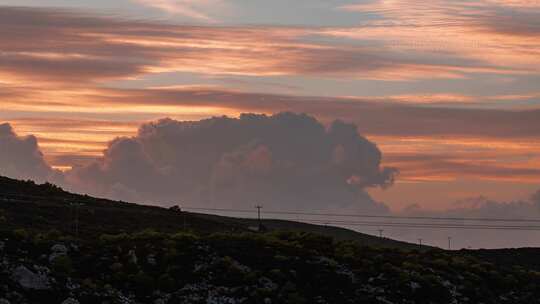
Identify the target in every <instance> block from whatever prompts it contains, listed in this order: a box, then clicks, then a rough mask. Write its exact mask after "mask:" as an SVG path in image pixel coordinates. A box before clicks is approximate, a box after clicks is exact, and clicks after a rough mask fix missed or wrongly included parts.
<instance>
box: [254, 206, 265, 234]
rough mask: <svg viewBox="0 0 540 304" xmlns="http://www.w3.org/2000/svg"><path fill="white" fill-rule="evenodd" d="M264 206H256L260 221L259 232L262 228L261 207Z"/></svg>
mask: <svg viewBox="0 0 540 304" xmlns="http://www.w3.org/2000/svg"><path fill="white" fill-rule="evenodd" d="M262 207H263V206H261V205H257V206H255V208H257V219H258V221H259V232H260V231H261V230H262V222H261V209H262Z"/></svg>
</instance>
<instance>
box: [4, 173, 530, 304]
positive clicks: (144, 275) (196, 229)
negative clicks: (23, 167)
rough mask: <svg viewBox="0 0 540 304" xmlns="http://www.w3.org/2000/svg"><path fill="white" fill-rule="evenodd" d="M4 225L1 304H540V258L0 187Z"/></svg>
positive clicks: (29, 186) (25, 185)
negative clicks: (259, 228) (257, 229)
mask: <svg viewBox="0 0 540 304" xmlns="http://www.w3.org/2000/svg"><path fill="white" fill-rule="evenodd" d="M69 203H82V204H84V206H81V207H80V208H79V218H80V222H79V232H80V233H79V234H78V236H77V233H76V230H75V229H74V228H75V227H74V225H73V224H74V220H73V219H74V218H76V216H75V214H76V210H77V209H76V207H74V206H70V205H69ZM184 220H185V222H184ZM184 223H185V224H184ZM0 224H1V226H0V227H1V229H0V304H14V303H17V304H18V303H21V304H25V303H28V304H37V303H62V304H86V303H88V304H91V303H110V304H116V303H118V304H120V303H122V304H130V303H132V304H137V303H154V304H169V303H171V304H177V303H178V304H180V303H182V304H184V303H186V304H203V303H209V304H237V303H245V304H251V303H253V304H259V303H262V304H273V303H274V304H275V303H294V304H311V303H320V304H325V303H326V304H334V303H335V304H342V303H380V304H390V303H396V304H398V303H402V304H413V303H421V304H424V303H425V304H428V303H436V304H439V303H440V304H443V303H444V304H446V303H471V304H473V303H486V304H488V303H508V304H510V303H511V304H519V303H539V300H538V299H540V271H539V270H540V269H538V264H537V262H536V260H537V257H538V256H539V254H540V251H539V250H538V249H513V250H497V251H492V250H481V251H456V252H448V251H444V250H440V249H430V248H425V249H426V250H421V251H420V250H418V248H414V247H411V248H409V247H408V246H413V245H408V244H406V243H401V242H395V241H392V240H384V241H385V243H384V244H382V243H381V244H369V242H370V241H372V238H373V237H370V236H365V235H362V234H358V233H355V232H352V231H349V230H346V229H340V228H335V227H323V226H315V225H308V224H302V223H295V222H289V221H273V220H267V221H265V222H264V225H265V226H266V227H267V228H269V230H270V231H269V232H265V233H254V232H251V231H250V230H249V229H246V227H248V226H249V225H253V220H249V219H235V218H228V217H219V216H213V215H204V214H194V213H184V212H178V211H174V210H168V209H163V208H158V207H149V206H141V205H134V204H128V203H123V202H113V201H108V200H102V199H96V198H91V197H88V196H80V195H75V194H70V193H67V192H65V191H63V190H61V189H59V188H57V187H54V186H51V185H35V184H33V183H31V182H19V181H15V180H10V179H6V178H0ZM329 228H331V229H329ZM331 236H333V237H331ZM376 239H378V238H376ZM392 244H395V245H396V246H394V248H389V245H392ZM367 245H368V246H367ZM373 245H376V246H373ZM377 245H378V246H377Z"/></svg>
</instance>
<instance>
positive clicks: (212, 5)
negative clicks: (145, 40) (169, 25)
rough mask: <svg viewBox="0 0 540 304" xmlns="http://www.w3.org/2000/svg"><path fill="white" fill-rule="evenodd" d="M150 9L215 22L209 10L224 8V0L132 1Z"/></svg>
mask: <svg viewBox="0 0 540 304" xmlns="http://www.w3.org/2000/svg"><path fill="white" fill-rule="evenodd" d="M132 1H133V2H135V3H140V4H143V5H146V6H149V7H154V8H157V9H160V10H163V11H165V12H167V13H169V14H178V15H183V16H186V17H189V18H192V19H195V20H199V21H205V22H215V21H216V20H215V19H214V18H213V17H211V16H210V14H209V13H208V11H209V10H214V9H216V7H221V8H222V9H223V7H224V1H223V0H132Z"/></svg>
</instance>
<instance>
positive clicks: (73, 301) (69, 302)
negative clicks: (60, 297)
mask: <svg viewBox="0 0 540 304" xmlns="http://www.w3.org/2000/svg"><path fill="white" fill-rule="evenodd" d="M62 304H79V301H77V299H74V298H68V299H65V300H64V302H62Z"/></svg>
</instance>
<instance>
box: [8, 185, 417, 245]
mask: <svg viewBox="0 0 540 304" xmlns="http://www.w3.org/2000/svg"><path fill="white" fill-rule="evenodd" d="M74 204H82V205H81V206H76V205H74ZM2 213H3V217H4V221H3V222H2V228H0V229H7V230H13V229H18V228H24V229H27V230H35V231H44V230H51V229H55V230H58V231H61V232H62V233H67V234H74V233H75V222H76V219H77V213H78V231H79V232H80V235H81V236H85V237H99V235H100V234H103V233H109V234H111V233H122V232H134V231H141V230H144V229H154V230H156V231H161V232H177V231H180V230H184V229H186V228H187V229H189V230H192V231H197V232H202V233H212V232H225V231H248V228H249V226H254V225H255V223H256V222H254V221H253V220H249V219H237V218H230V217H223V216H213V215H206V214H197V213H188V212H178V211H174V210H170V209H166V208H160V207H154V206H144V205H137V204H131V203H125V202H116V201H110V200H105V199H98V198H93V197H90V196H85V195H77V194H72V193H69V192H66V191H63V190H62V189H60V188H57V187H55V186H53V185H50V184H45V185H36V184H34V183H33V182H24V181H17V180H13V179H9V178H5V177H0V215H2ZM264 225H265V226H266V227H267V228H269V229H270V230H282V229H286V230H294V231H306V232H316V233H320V234H323V235H327V236H331V237H334V238H336V239H338V240H355V241H358V242H361V243H362V244H364V245H370V246H379V247H389V248H410V249H412V248H416V247H417V245H414V244H409V243H405V242H399V241H395V240H391V239H387V238H384V239H380V238H378V237H374V236H371V235H367V234H362V233H358V232H355V231H352V230H348V229H343V228H338V227H324V226H318V225H310V224H304V223H298V222H293V221H278V220H265V221H264Z"/></svg>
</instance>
